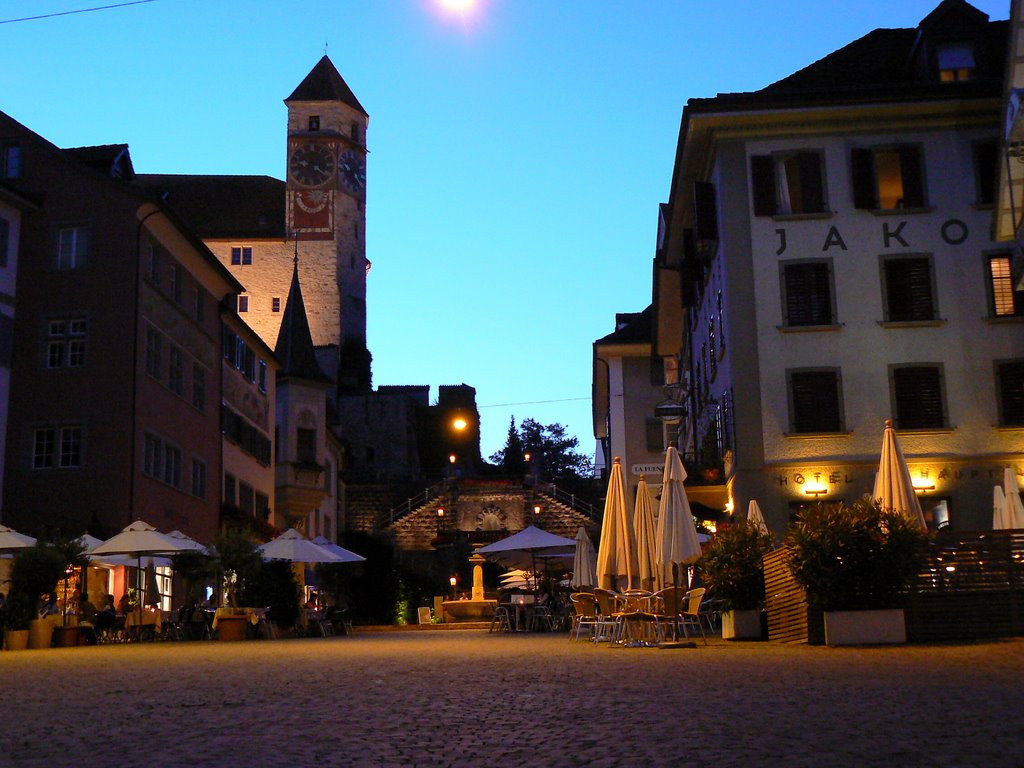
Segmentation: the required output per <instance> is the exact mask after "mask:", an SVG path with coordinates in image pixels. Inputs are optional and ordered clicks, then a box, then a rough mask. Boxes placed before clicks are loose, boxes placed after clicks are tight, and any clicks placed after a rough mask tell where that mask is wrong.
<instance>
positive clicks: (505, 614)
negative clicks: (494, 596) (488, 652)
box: [487, 605, 512, 634]
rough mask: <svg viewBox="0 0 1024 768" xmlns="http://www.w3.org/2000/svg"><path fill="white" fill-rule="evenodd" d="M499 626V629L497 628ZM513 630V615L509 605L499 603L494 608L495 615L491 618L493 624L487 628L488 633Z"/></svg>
mask: <svg viewBox="0 0 1024 768" xmlns="http://www.w3.org/2000/svg"><path fill="white" fill-rule="evenodd" d="M495 628H497V629H495ZM495 631H497V632H511V631H512V615H511V613H510V611H509V606H508V605H499V606H498V607H497V608H495V609H494V617H493V618H492V619H491V626H490V628H489V629H488V630H487V632H488V634H490V633H491V632H495Z"/></svg>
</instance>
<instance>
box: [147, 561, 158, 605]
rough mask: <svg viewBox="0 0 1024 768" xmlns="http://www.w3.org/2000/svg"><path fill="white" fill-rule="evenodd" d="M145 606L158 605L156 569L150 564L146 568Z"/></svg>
mask: <svg viewBox="0 0 1024 768" xmlns="http://www.w3.org/2000/svg"><path fill="white" fill-rule="evenodd" d="M145 602H146V605H151V606H152V605H160V588H159V587H158V586H157V583H156V567H155V566H154V565H153V564H152V563H150V564H149V565H147V566H146V599H145Z"/></svg>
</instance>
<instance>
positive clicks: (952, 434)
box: [655, 0, 1024, 531]
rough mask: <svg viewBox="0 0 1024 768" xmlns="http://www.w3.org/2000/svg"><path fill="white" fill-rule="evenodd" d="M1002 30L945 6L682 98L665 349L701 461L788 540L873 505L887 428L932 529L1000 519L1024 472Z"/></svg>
mask: <svg viewBox="0 0 1024 768" xmlns="http://www.w3.org/2000/svg"><path fill="white" fill-rule="evenodd" d="M1006 36H1007V24H1006V23H1005V22H990V21H989V20H988V18H987V16H985V15H984V14H982V13H980V12H979V11H977V10H976V9H975V8H973V7H972V6H970V5H968V4H967V3H965V2H962V1H961V0H944V2H942V3H941V4H939V6H938V7H937V8H936V9H935V10H934V11H933V12H932V13H931V14H929V15H928V16H927V17H926V18H925V19H923V20H922V21H921V23H920V24H919V25H918V27H917V28H916V29H878V30H875V31H874V32H872V33H870V34H868V35H866V36H865V37H863V38H861V39H860V40H857V41H855V42H853V43H851V44H850V45H848V46H846V47H845V48H843V49H840V50H839V51H836V52H835V53H833V54H831V55H829V56H827V57H825V58H824V59H822V60H821V61H818V62H816V63H815V64H812V65H811V66H809V67H807V68H805V69H803V70H801V71H799V72H797V73H795V74H793V75H791V76H790V77H788V78H785V79H783V80H781V81H779V82H777V83H774V84H772V85H770V86H768V87H766V88H764V89H762V90H760V91H756V92H753V93H743V94H722V95H719V96H717V97H715V98H711V99H692V100H690V101H689V102H688V104H687V106H686V108H685V109H684V112H683V119H682V127H681V131H680V139H679V145H678V149H677V155H676V164H675V169H674V171H673V181H672V188H671V197H670V200H669V203H668V206H667V219H666V221H667V228H666V240H665V248H664V251H663V252H662V254H661V256H660V263H659V264H658V265H657V270H656V273H657V275H658V283H661V284H663V285H662V287H661V289H660V290H659V287H658V285H656V290H655V296H656V305H655V314H656V322H655V325H656V331H655V337H656V348H657V352H658V353H659V354H660V355H662V356H664V357H665V358H666V359H667V360H668V361H669V362H670V365H669V366H668V369H669V370H671V371H674V370H678V371H679V373H678V376H677V381H678V382H679V383H680V384H682V385H684V386H685V399H684V400H683V401H682V404H684V405H685V407H686V409H687V428H686V429H685V430H684V443H683V446H682V447H683V449H684V450H685V452H686V454H687V456H688V458H689V460H690V461H691V462H692V464H693V465H695V466H697V467H702V468H706V469H707V470H709V471H718V472H721V473H722V482H723V490H724V491H725V494H726V496H727V498H728V500H729V502H730V503H731V504H733V505H734V506H735V507H736V508H737V509H745V507H746V504H747V502H748V501H749V500H750V499H752V498H756V499H757V500H758V502H759V503H760V504H761V507H762V509H763V510H764V513H765V517H766V518H767V519H768V522H769V525H770V526H771V527H772V528H774V529H775V530H779V531H781V530H782V528H783V527H784V526H785V524H786V523H787V522H788V521H789V520H790V519H791V516H792V515H793V514H794V513H796V512H798V511H799V509H800V508H801V507H802V506H803V505H805V504H807V503H810V502H812V501H838V500H846V501H850V500H853V499H855V498H859V497H860V496H862V495H864V494H866V493H869V492H870V491H871V489H872V487H873V482H874V475H875V471H876V469H877V462H878V454H879V450H880V446H881V441H882V430H883V427H884V423H885V420H886V419H892V420H893V422H894V425H895V427H896V428H897V431H898V435H899V439H900V442H901V444H902V447H903V450H904V453H905V454H906V456H907V459H908V463H909V465H910V468H911V473H912V475H913V479H914V484H915V487H916V488H918V490H919V494H920V496H921V501H922V507H923V508H924V509H925V510H926V517H927V519H928V521H929V525H931V526H933V527H935V526H941V525H947V524H948V525H950V526H952V527H954V528H958V529H968V530H969V529H978V528H986V527H990V526H991V508H990V506H991V492H992V485H994V484H995V483H997V482H998V477H1000V476H1001V473H1002V469H1003V467H1004V466H1005V465H1007V464H1012V465H1014V466H1016V467H1017V468H1018V472H1024V455H1022V436H1024V431H1022V427H1024V423H1022V419H1021V414H1020V407H1019V405H1018V404H1017V403H1018V402H1019V398H1020V387H1021V383H1020V382H1019V365H1020V361H1021V359H1022V358H1024V333H1022V330H1024V328H1022V326H1021V325H1020V321H1021V320H1022V319H1024V316H1022V314H1021V307H1022V305H1021V303H1020V298H1021V297H1020V292H1019V290H1015V288H1014V285H1013V281H1012V277H1010V272H1009V270H1010V268H1011V267H1010V264H1011V262H1012V253H1010V252H1009V250H1008V248H1007V247H1006V246H1005V245H1002V244H1000V243H998V242H996V241H994V240H993V239H992V237H991V220H992V215H993V213H992V212H993V202H994V195H995V191H996V177H997V174H998V147H999V141H1000V139H1001V128H1002V101H1001V94H1002V88H1001V83H1002V63H1003V57H1004V55H1005V50H1006ZM1015 377H1016V378H1015Z"/></svg>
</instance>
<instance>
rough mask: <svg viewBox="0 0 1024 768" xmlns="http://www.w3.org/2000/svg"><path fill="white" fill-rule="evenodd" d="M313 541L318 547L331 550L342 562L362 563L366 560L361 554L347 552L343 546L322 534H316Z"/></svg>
mask: <svg viewBox="0 0 1024 768" xmlns="http://www.w3.org/2000/svg"><path fill="white" fill-rule="evenodd" d="M313 543H314V544H316V545H317V546H318V547H323V548H324V549H326V550H327V551H328V552H333V553H334V554H335V555H337V556H338V557H340V558H341V561H342V562H343V563H362V562H364V561H365V560H366V558H365V557H363V556H362V555H357V554H356V553H355V552H349V551H348V550H347V549H345V548H344V547H339V546H338V545H337V544H335V543H334V542H333V541H330V540H328V539H327V538H326V537H324V536H317V537H316V538H315V539H313Z"/></svg>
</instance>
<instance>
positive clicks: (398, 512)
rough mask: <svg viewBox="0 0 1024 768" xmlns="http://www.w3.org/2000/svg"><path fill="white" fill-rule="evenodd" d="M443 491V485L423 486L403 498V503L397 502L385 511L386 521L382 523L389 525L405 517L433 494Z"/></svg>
mask: <svg viewBox="0 0 1024 768" xmlns="http://www.w3.org/2000/svg"><path fill="white" fill-rule="evenodd" d="M443 491H444V489H443V486H442V485H440V484H438V485H432V486H430V487H428V488H424V489H423V490H422V491H421V492H420V493H417V494H416V495H415V496H410V497H409V498H408V499H406V500H405V502H404V503H403V504H398V505H397V506H394V507H392V508H391V509H389V510H388V511H387V514H386V515H385V516H384V517H385V520H386V521H387V522H385V523H384V525H385V526H388V525H391V524H392V523H393V522H395V521H396V520H397V519H398V518H400V517H405V516H406V515H408V514H409V513H410V512H412V511H413V510H414V509H419V508H420V507H422V506H423V505H424V504H426V503H427V502H428V501H430V500H431V499H432V498H434V497H435V496H439V495H440V494H441V493H443Z"/></svg>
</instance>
